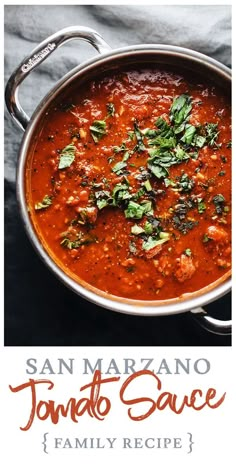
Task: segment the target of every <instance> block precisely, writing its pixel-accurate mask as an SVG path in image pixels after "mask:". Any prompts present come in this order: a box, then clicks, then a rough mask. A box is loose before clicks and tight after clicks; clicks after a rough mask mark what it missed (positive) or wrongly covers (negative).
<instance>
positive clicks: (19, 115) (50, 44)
mask: <svg viewBox="0 0 236 464" xmlns="http://www.w3.org/2000/svg"><path fill="white" fill-rule="evenodd" d="M74 39H80V40H85V41H86V42H89V43H90V44H91V45H92V46H93V47H94V48H95V49H96V50H97V51H98V52H99V53H101V54H103V53H107V52H109V51H110V50H111V47H110V46H109V45H108V44H107V43H106V42H105V40H103V38H102V37H101V36H100V34H98V33H97V32H96V31H94V30H93V29H90V28H88V27H83V26H72V27H66V28H64V29H62V30H60V31H58V32H56V33H55V34H53V35H51V36H50V37H48V38H47V39H45V40H44V41H43V42H41V43H40V44H39V45H38V46H37V47H36V48H35V49H34V50H33V51H32V53H31V54H30V55H28V56H27V57H26V58H25V59H24V60H23V61H22V62H21V64H20V65H19V66H18V67H17V68H16V70H15V71H14V72H13V73H12V75H11V77H10V79H9V80H8V83H7V86H6V92H5V99H6V105H7V109H8V111H9V113H10V115H11V116H12V118H13V119H14V121H15V122H16V123H17V124H18V125H19V126H20V128H21V129H22V130H25V129H26V127H27V125H28V122H29V119H30V118H29V116H28V115H27V114H26V113H25V111H24V110H23V108H22V106H21V105H20V102H19V98H18V91H19V85H20V84H21V82H22V81H23V80H24V79H25V78H26V77H27V76H28V75H29V74H30V73H31V71H33V70H34V69H35V68H36V67H37V66H39V64H41V63H42V61H44V60H45V59H47V58H48V57H49V56H50V55H51V54H52V53H53V52H54V51H55V50H56V49H57V48H58V47H60V46H61V45H63V44H64V43H66V42H69V41H70V40H74Z"/></svg>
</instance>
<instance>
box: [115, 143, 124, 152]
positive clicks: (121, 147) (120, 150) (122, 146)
mask: <svg viewBox="0 0 236 464" xmlns="http://www.w3.org/2000/svg"><path fill="white" fill-rule="evenodd" d="M113 151H114V153H120V152H122V151H126V143H125V142H123V143H122V144H121V145H120V147H117V146H115V147H113Z"/></svg>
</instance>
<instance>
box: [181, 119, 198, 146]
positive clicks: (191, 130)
mask: <svg viewBox="0 0 236 464" xmlns="http://www.w3.org/2000/svg"><path fill="white" fill-rule="evenodd" d="M195 133H196V127H195V126H192V125H191V124H186V126H185V132H184V135H183V137H181V139H180V140H181V141H182V142H183V143H185V144H186V145H191V144H192V142H193V139H194V135H195Z"/></svg>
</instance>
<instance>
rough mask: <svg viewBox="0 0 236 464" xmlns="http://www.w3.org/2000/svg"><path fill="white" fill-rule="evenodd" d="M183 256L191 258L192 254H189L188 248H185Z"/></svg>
mask: <svg viewBox="0 0 236 464" xmlns="http://www.w3.org/2000/svg"><path fill="white" fill-rule="evenodd" d="M184 254H185V255H186V256H192V252H191V250H190V248H186V250H185V251H184Z"/></svg>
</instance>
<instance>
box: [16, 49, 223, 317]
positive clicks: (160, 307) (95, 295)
mask: <svg viewBox="0 0 236 464" xmlns="http://www.w3.org/2000/svg"><path fill="white" fill-rule="evenodd" d="M140 53H142V54H147V56H148V55H150V54H155V53H156V54H158V55H169V56H175V57H176V56H179V57H183V58H188V59H189V61H190V62H191V61H194V62H199V63H201V64H205V65H206V66H207V67H208V68H210V69H211V70H212V72H217V71H218V72H219V71H220V72H221V74H222V75H223V77H225V78H228V79H230V78H231V70H230V69H229V68H227V67H226V66H225V65H223V64H222V63H220V62H218V61H216V60H215V59H213V58H210V57H208V56H206V55H203V54H202V53H199V52H196V51H195V50H191V49H188V48H183V47H178V46H174V45H164V44H163V45H162V44H144V45H133V46H127V47H122V48H118V49H115V50H111V51H109V52H108V53H104V54H102V55H98V56H95V57H93V58H91V59H90V60H88V61H86V62H84V63H82V64H80V65H78V66H76V67H75V68H74V69H73V70H71V71H70V72H68V73H66V74H65V76H63V77H62V78H61V79H60V80H59V81H58V82H57V83H56V85H55V86H53V88H52V89H51V90H50V91H49V92H48V93H47V94H46V96H45V97H44V98H43V99H42V100H41V102H40V103H39V104H38V106H37V107H36V109H35V111H34V112H33V114H32V116H31V118H30V122H29V124H28V126H27V129H26V132H25V134H24V136H23V139H22V142H21V145H20V151H19V157H18V163H17V177H16V191H17V200H18V205H19V210H20V214H21V217H22V220H23V224H24V227H25V229H26V232H27V235H28V237H29V238H30V241H31V243H32V244H33V246H34V248H35V249H36V251H37V253H38V255H39V256H40V258H41V259H42V260H43V262H44V263H45V264H46V265H47V267H48V268H49V269H50V270H51V271H52V272H53V273H54V274H55V275H56V276H57V278H58V279H59V280H60V281H61V282H63V283H64V284H65V285H66V286H67V287H68V288H70V289H71V290H72V291H74V292H75V293H76V294H78V295H79V296H81V297H83V298H85V299H87V300H89V301H91V302H92V303H94V304H96V305H99V306H102V307H104V308H106V309H109V310H112V311H116V312H121V313H126V314H130V315H131V314H132V315H139V316H140V315H142V316H162V315H170V314H177V313H182V312H187V311H190V310H192V309H194V308H197V307H199V306H202V305H206V304H209V303H211V302H213V301H214V300H216V299H218V298H220V297H222V296H224V295H225V294H226V293H228V292H229V291H230V289H231V278H228V279H227V280H225V278H224V279H222V278H221V279H218V280H217V281H215V282H213V283H212V284H210V285H209V286H207V287H204V288H203V289H200V290H199V291H197V292H194V293H191V294H189V295H187V296H184V295H183V296H181V297H178V298H174V299H172V300H162V301H160V300H159V301H158V300H156V301H148V300H132V299H124V298H120V297H116V296H114V295H108V294H107V293H105V292H102V291H100V290H98V289H96V288H94V287H91V286H90V285H88V284H87V283H86V282H83V281H81V282H83V285H82V284H81V283H79V282H78V281H75V280H74V279H73V278H72V277H70V275H69V274H66V273H65V272H64V271H63V267H59V266H58V265H57V263H56V260H53V258H52V257H51V256H50V254H49V253H48V252H47V247H46V246H43V244H42V242H41V241H40V238H39V235H37V233H36V231H35V228H34V225H33V221H32V220H31V219H30V214H29V211H28V207H27V203H26V192H25V190H26V189H25V164H26V160H27V157H28V150H29V146H30V143H31V140H32V136H33V134H34V133H35V130H36V128H37V124H38V122H39V120H40V118H41V116H42V114H43V113H44V112H45V110H47V108H48V107H49V106H50V105H51V103H52V101H53V100H54V99H55V98H56V97H57V96H58V94H59V93H60V92H61V90H62V89H63V88H65V87H67V86H69V85H70V84H71V83H72V82H73V81H74V80H75V79H76V78H77V77H78V76H79V75H80V73H81V74H82V73H85V72H88V71H90V70H92V69H93V68H94V67H96V66H97V65H99V66H101V65H102V64H105V63H108V62H109V61H110V60H111V61H112V60H113V59H114V58H115V57H119V58H121V57H125V56H135V55H139V54H140ZM179 67H180V68H181V65H180V66H179ZM223 277H224V276H223ZM207 289H208V290H207Z"/></svg>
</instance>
